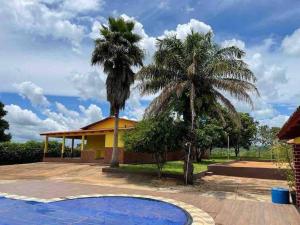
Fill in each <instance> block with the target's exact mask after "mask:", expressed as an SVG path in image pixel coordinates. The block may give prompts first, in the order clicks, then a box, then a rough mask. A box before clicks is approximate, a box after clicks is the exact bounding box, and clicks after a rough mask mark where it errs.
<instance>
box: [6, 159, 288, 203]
mask: <svg viewBox="0 0 300 225" xmlns="http://www.w3.org/2000/svg"><path fill="white" fill-rule="evenodd" d="M102 168H103V166H101V165H97V164H78V163H32V164H19V165H8V166H0V184H1V183H2V184H3V183H7V182H13V181H17V180H47V181H64V182H73V183H80V184H92V185H98V186H104V187H119V188H129V189H135V190H152V191H159V192H172V193H173V192H190V193H195V194H199V195H202V196H208V197H216V198H220V199H235V200H252V201H262V202H270V201H271V199H270V189H271V187H274V186H280V187H287V184H286V182H285V181H279V180H263V179H254V178H240V177H229V176H217V175H213V176H205V177H203V178H202V179H199V180H197V181H196V182H195V185H193V186H188V187H187V186H184V185H183V183H182V181H181V180H176V179H171V178H168V179H167V178H165V179H161V180H159V179H157V178H156V177H152V176H144V175H143V176H140V175H132V174H131V175H123V174H122V175H116V174H107V173H102Z"/></svg>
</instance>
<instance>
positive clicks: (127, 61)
mask: <svg viewBox="0 0 300 225" xmlns="http://www.w3.org/2000/svg"><path fill="white" fill-rule="evenodd" d="M133 28H134V22H127V21H125V20H124V19H123V18H116V19H115V18H111V17H110V18H109V19H108V27H107V26H104V25H102V28H101V29H100V34H101V37H100V38H98V39H96V40H95V49H94V51H93V54H92V59H91V62H92V65H101V66H103V69H104V72H105V73H106V74H107V79H106V92H107V100H108V101H109V102H110V107H111V115H114V117H115V124H114V141H113V153H112V160H111V166H112V167H118V166H119V157H118V155H119V152H118V123H119V112H120V109H124V107H125V102H126V100H127V99H128V98H129V96H130V86H131V85H132V84H133V82H134V72H133V70H132V67H133V66H142V65H143V62H142V60H143V58H144V52H143V51H142V49H140V47H139V46H138V45H137V44H138V42H139V41H140V40H141V37H140V36H139V35H137V34H135V33H133Z"/></svg>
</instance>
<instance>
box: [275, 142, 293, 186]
mask: <svg viewBox="0 0 300 225" xmlns="http://www.w3.org/2000/svg"><path fill="white" fill-rule="evenodd" d="M272 149H273V152H274V154H275V158H276V163H277V165H278V167H279V168H281V169H284V171H285V175H286V179H287V182H288V185H289V187H290V189H291V190H296V178H295V165H294V160H293V148H292V146H291V145H289V144H286V143H281V142H279V143H276V144H274V145H273V146H272Z"/></svg>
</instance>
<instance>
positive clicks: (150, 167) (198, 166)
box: [120, 159, 228, 174]
mask: <svg viewBox="0 0 300 225" xmlns="http://www.w3.org/2000/svg"><path fill="white" fill-rule="evenodd" d="M221 162H228V160H227V159H204V160H203V161H202V162H201V163H194V173H195V174H196V173H200V172H202V171H205V170H207V165H209V164H213V163H221ZM120 169H122V170H125V171H128V172H137V173H138V172H153V173H155V172H156V170H157V167H156V164H134V165H133V164H122V165H121V166H120ZM163 172H164V173H172V174H182V173H183V161H172V162H167V163H166V164H165V166H164V168H163Z"/></svg>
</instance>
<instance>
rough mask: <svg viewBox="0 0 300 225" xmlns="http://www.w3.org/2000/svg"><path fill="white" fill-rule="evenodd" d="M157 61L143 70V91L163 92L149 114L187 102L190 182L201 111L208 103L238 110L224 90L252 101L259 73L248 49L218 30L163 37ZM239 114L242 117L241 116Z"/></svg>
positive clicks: (140, 77)
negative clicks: (225, 42)
mask: <svg viewBox="0 0 300 225" xmlns="http://www.w3.org/2000/svg"><path fill="white" fill-rule="evenodd" d="M157 46H158V50H157V51H156V53H155V55H154V62H153V63H152V64H150V65H148V66H146V67H143V68H142V69H141V70H140V71H139V73H138V80H139V81H140V84H139V88H140V90H141V93H142V94H155V93H158V92H159V93H160V94H159V95H158V97H156V98H155V99H154V100H153V101H152V102H151V103H150V105H149V106H148V108H147V109H146V111H145V115H144V116H145V117H151V116H153V115H157V114H160V113H161V112H163V111H165V110H166V109H167V108H170V107H171V108H173V109H178V106H179V105H182V102H183V107H182V111H181V112H180V113H182V115H183V118H184V121H185V122H187V123H188V124H189V125H190V132H191V133H190V134H189V135H188V139H189V140H188V147H187V148H186V157H185V164H184V175H185V182H186V183H192V182H193V178H192V177H193V165H192V163H191V160H190V156H191V153H192V152H193V151H194V149H195V148H194V143H193V136H194V133H195V131H194V129H195V125H194V124H195V118H196V116H197V113H198V114H199V113H200V114H201V113H203V112H205V111H207V110H208V108H210V109H212V110H214V111H216V113H219V114H220V113H221V110H219V109H220V107H218V104H219V103H221V104H222V105H224V106H225V107H226V108H227V109H228V111H229V112H231V114H232V115H237V113H236V110H235V107H234V106H233V104H232V103H231V101H230V100H229V99H228V97H226V96H225V95H224V94H229V95H230V96H232V97H234V98H236V99H238V100H241V101H245V102H247V103H250V104H251V105H253V104H252V100H251V97H250V95H249V94H250V92H253V91H254V92H256V93H258V91H257V89H256V87H255V85H254V84H253V83H254V82H255V80H256V79H255V76H254V75H253V73H252V72H251V71H250V70H249V68H248V66H247V64H246V63H245V62H244V61H243V60H242V57H243V56H244V54H245V53H244V52H243V51H242V50H240V49H239V48H237V47H225V48H221V47H220V46H218V45H217V44H215V43H214V42H213V40H212V33H207V34H200V33H195V32H193V31H192V32H191V34H189V35H188V36H187V37H186V39H185V40H183V41H182V40H180V39H177V38H176V37H174V36H171V37H166V38H164V39H162V40H158V43H157ZM236 118H238V117H236Z"/></svg>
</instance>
